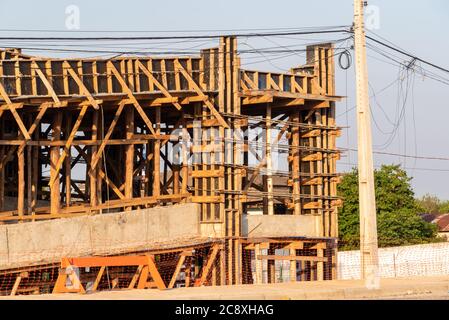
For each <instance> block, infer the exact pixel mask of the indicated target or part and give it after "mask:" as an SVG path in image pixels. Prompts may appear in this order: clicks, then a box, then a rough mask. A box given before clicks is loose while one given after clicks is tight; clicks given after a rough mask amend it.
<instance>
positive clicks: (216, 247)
mask: <svg viewBox="0 0 449 320" xmlns="http://www.w3.org/2000/svg"><path fill="white" fill-rule="evenodd" d="M219 250H220V245H218V244H215V245H213V247H212V252H211V254H210V256H209V259H208V260H207V263H206V265H205V266H204V267H203V270H202V273H201V278H200V279H199V281H198V282H197V283H195V287H200V286H202V285H203V284H204V283H205V282H206V280H207V276H208V275H209V272H210V271H211V269H212V265H213V264H214V262H215V258H216V257H217V254H218V251H219Z"/></svg>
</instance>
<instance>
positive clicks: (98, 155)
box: [91, 101, 125, 168]
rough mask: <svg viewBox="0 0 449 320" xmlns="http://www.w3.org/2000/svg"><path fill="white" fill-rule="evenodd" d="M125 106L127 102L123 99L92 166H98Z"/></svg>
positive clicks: (93, 159)
mask: <svg viewBox="0 0 449 320" xmlns="http://www.w3.org/2000/svg"><path fill="white" fill-rule="evenodd" d="M124 107H125V102H124V101H121V102H120V103H119V106H118V108H117V110H116V111H115V115H114V119H112V122H111V124H110V125H109V128H108V131H107V132H106V135H105V137H104V138H103V140H102V141H101V145H100V147H99V148H98V151H97V153H96V154H95V156H94V157H93V158H92V160H91V167H92V168H95V167H96V166H97V163H98V161H99V160H100V159H101V157H102V156H103V151H104V148H105V147H106V144H107V142H108V141H109V139H110V138H111V135H112V133H113V131H114V129H115V126H116V125H117V122H118V119H119V118H120V115H121V114H122V111H123V108H124Z"/></svg>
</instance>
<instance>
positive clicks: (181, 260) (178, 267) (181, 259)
mask: <svg viewBox="0 0 449 320" xmlns="http://www.w3.org/2000/svg"><path fill="white" fill-rule="evenodd" d="M185 259H186V256H185V255H180V256H179V260H178V263H177V264H176V268H175V271H174V272H173V275H172V278H171V280H170V284H169V285H168V289H171V288H173V287H174V286H175V283H176V279H177V278H178V275H179V272H180V271H181V268H182V265H183V264H184V261H185Z"/></svg>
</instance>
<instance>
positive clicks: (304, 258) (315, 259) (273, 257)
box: [257, 255, 327, 262]
mask: <svg viewBox="0 0 449 320" xmlns="http://www.w3.org/2000/svg"><path fill="white" fill-rule="evenodd" d="M257 259H259V260H288V261H292V260H296V261H312V262H326V261H327V259H326V258H323V257H315V256H292V255H290V256H276V255H260V256H258V257H257Z"/></svg>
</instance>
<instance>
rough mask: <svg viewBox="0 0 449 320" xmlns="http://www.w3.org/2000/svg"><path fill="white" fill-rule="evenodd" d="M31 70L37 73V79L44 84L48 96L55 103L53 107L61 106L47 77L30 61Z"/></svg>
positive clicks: (34, 62)
mask: <svg viewBox="0 0 449 320" xmlns="http://www.w3.org/2000/svg"><path fill="white" fill-rule="evenodd" d="M31 68H34V70H35V72H36V73H37V75H38V76H39V78H40V79H41V80H42V82H43V83H44V86H45V87H46V88H47V90H48V94H49V95H51V97H52V98H53V100H54V101H55V106H56V107H59V106H61V101H60V100H59V98H58V95H57V94H56V92H55V90H54V89H53V87H52V86H51V84H50V82H49V81H48V79H47V77H46V76H45V75H44V73H43V72H42V71H41V69H40V68H39V65H38V64H37V63H36V61H32V62H31Z"/></svg>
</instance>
